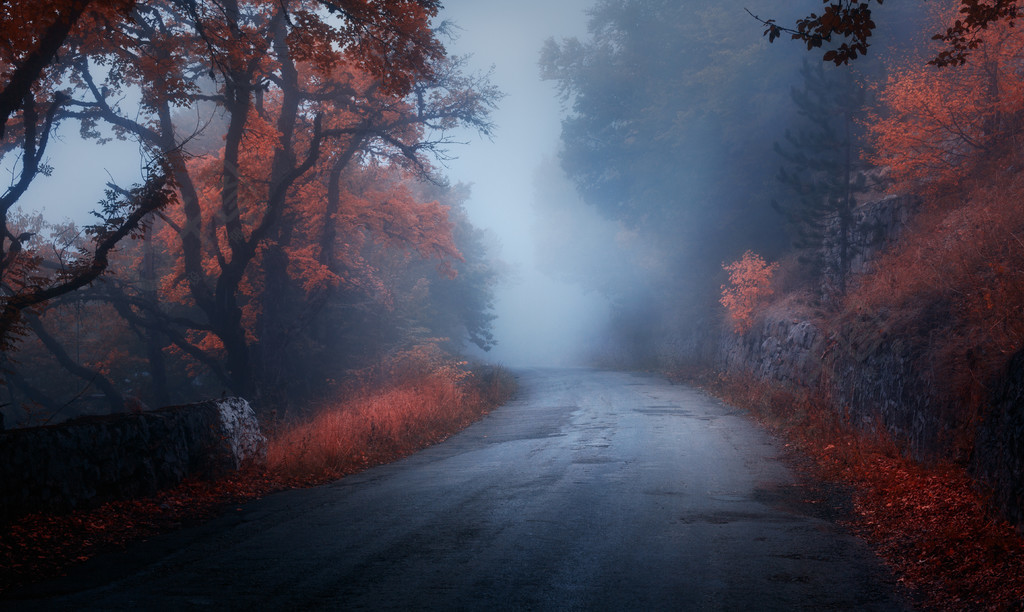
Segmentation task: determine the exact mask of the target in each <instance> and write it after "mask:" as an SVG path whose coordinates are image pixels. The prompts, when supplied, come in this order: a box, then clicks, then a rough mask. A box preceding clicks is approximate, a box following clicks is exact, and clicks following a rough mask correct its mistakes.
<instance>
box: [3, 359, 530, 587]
mask: <svg viewBox="0 0 1024 612" xmlns="http://www.w3.org/2000/svg"><path fill="white" fill-rule="evenodd" d="M364 376H365V378H364V379H363V381H362V382H361V383H359V384H353V385H352V386H350V387H349V388H347V389H345V390H343V391H342V392H339V394H338V396H337V397H336V398H335V399H333V400H325V401H323V402H321V403H320V404H318V405H317V406H316V407H315V409H312V410H310V411H308V414H309V416H308V417H302V418H297V419H292V420H289V421H282V422H280V423H277V424H276V425H274V426H272V427H271V428H270V430H269V431H268V432H267V433H268V434H269V435H268V438H269V440H268V447H269V448H268V462H267V464H266V465H264V466H249V467H247V468H245V469H243V470H241V471H239V472H237V473H235V474H232V475H230V476H228V477H226V478H223V479H220V480H216V481H203V480H197V479H189V480H186V481H185V482H183V483H182V484H181V485H179V486H177V487H175V488H173V489H170V490H166V491H162V492H160V493H158V494H157V495H155V496H153V497H150V498H146V499H137V500H130V501H118V502H111V503H107V504H104V505H103V506H101V507H99V508H96V509H92V510H83V511H76V512H72V513H69V514H64V515H41V514H36V515H30V516H26V517H24V518H22V519H20V520H18V521H17V522H16V523H14V524H13V525H10V526H8V527H6V528H5V529H4V530H3V531H2V532H0V593H2V592H4V591H6V590H9V589H11V588H13V587H16V586H18V585H24V584H30V583H33V582H38V581H40V580H45V579H49V578H54V577H57V576H60V575H62V574H63V573H64V572H65V571H66V570H67V569H68V568H69V567H71V566H72V565H75V564H77V563H80V562H83V561H86V560H88V559H89V558H91V557H93V556H95V555H97V554H102V553H105V552H113V551H118V550H123V549H124V548H125V546H126V545H128V544H130V543H132V542H136V541H139V540H144V539H147V538H150V537H152V536H155V535H158V534H161V533H165V532H168V531H172V530H174V529H178V528H181V527H184V526H188V525H194V524H197V523H199V522H201V521H204V520H208V519H211V518H214V517H216V516H218V515H221V514H223V513H225V512H232V511H233V510H234V508H235V507H236V506H237V505H238V504H241V503H244V502H246V501H250V500H253V499H258V498H260V497H263V496H265V495H267V494H270V493H273V492H275V491H281V490H284V489H291V488H301V487H308V486H313V485H317V484H322V483H326V482H329V481H332V480H336V479H338V478H341V477H343V476H345V475H348V474H354V473H356V472H359V471H362V470H365V469H367V468H370V467H373V466H375V465H381V464H384V463H389V462H392V461H395V460H398V459H400V458H402V457H405V456H408V455H410V454H412V453H414V452H416V451H418V450H421V449H423V448H425V447H427V446H429V445H431V444H435V443H438V442H441V441H443V440H445V439H446V438H448V437H449V436H451V435H453V434H455V433H457V432H458V431H460V430H462V429H464V428H465V427H467V426H468V425H470V424H471V423H473V422H474V421H476V420H478V419H479V418H480V417H482V416H483V415H485V414H487V413H488V412H489V411H491V410H493V409H494V408H496V407H498V406H500V405H502V404H504V403H505V402H507V401H508V400H509V399H510V398H511V397H512V396H513V395H514V394H515V391H516V383H515V379H514V377H513V376H512V375H511V373H509V372H508V371H507V370H504V369H502V368H499V367H495V366H485V365H475V366H473V365H471V364H468V363H466V362H464V361H459V360H456V359H455V358H453V357H450V356H448V355H446V354H444V353H443V352H442V351H440V349H438V348H437V346H436V345H433V344H432V345H427V346H423V347H418V348H417V349H414V350H410V351H408V352H404V353H402V354H400V355H396V356H395V358H394V359H391V360H389V361H388V362H387V364H386V365H384V366H381V367H379V368H376V371H373V372H365V373H364Z"/></svg>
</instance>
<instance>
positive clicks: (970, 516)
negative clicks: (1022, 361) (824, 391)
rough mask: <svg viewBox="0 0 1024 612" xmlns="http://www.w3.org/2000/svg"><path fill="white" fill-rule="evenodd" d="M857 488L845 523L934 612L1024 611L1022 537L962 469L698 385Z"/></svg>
mask: <svg viewBox="0 0 1024 612" xmlns="http://www.w3.org/2000/svg"><path fill="white" fill-rule="evenodd" d="M697 382H698V384H701V386H703V387H704V388H706V389H707V390H708V391H709V392H711V393H714V394H715V395H717V396H719V397H721V398H722V399H723V400H725V401H727V402H729V403H731V404H733V405H736V406H741V407H744V408H747V409H749V410H751V412H752V413H753V415H754V416H755V418H757V419H758V420H759V421H760V422H762V423H763V424H764V425H765V426H767V427H768V428H770V429H772V430H773V431H775V432H777V433H779V434H780V435H782V436H783V437H784V438H785V439H786V441H787V442H786V446H787V447H789V448H792V449H794V450H799V451H800V452H802V453H803V454H805V455H807V456H809V457H810V458H811V459H813V460H814V462H815V470H814V471H815V474H814V475H815V476H817V477H819V478H822V479H826V480H831V481H834V482H840V483H843V484H846V485H850V486H852V488H853V490H854V495H853V503H854V509H855V513H856V518H855V519H854V520H853V521H852V522H851V524H850V525H849V526H850V527H851V529H852V530H853V531H854V532H855V533H857V534H859V535H861V536H862V537H864V538H865V539H866V540H867V541H868V542H869V543H870V544H871V545H872V547H873V548H874V550H875V552H876V553H877V554H878V556H879V557H881V558H882V559H883V560H885V562H886V563H887V564H888V565H889V566H890V567H891V568H892V569H893V570H894V571H895V573H896V575H897V577H898V580H899V581H900V583H902V584H904V585H905V586H906V587H907V588H908V589H910V591H911V592H912V593H913V594H914V596H915V598H916V603H918V604H919V605H920V606H921V607H922V608H925V609H928V610H1021V609H1024V538H1022V537H1021V535H1020V534H1019V533H1017V532H1016V531H1015V530H1014V528H1013V527H1012V526H1011V525H1010V524H1009V523H1007V522H1006V521H1005V520H1002V519H1001V518H999V517H997V516H996V515H995V512H994V510H993V509H992V508H991V507H990V505H989V504H988V503H987V498H986V497H985V495H984V494H983V493H981V492H979V490H978V487H977V485H976V484H975V482H974V481H973V480H972V479H971V477H970V476H969V474H968V473H967V471H966V469H964V468H963V467H962V466H958V465H952V464H948V463H946V464H938V465H930V466H923V465H921V464H918V463H916V462H914V461H912V460H910V459H908V458H906V457H904V456H902V455H901V454H900V452H899V450H898V448H897V447H896V445H895V444H894V443H893V442H892V441H891V440H889V439H888V438H887V437H885V436H884V435H882V434H881V433H878V432H872V433H867V432H863V431H857V430H854V429H852V428H850V427H849V426H847V425H846V424H845V423H843V422H842V421H841V420H840V419H838V418H837V417H836V416H835V415H834V414H831V413H829V412H827V411H826V410H824V409H823V408H822V407H821V406H820V405H819V404H816V403H814V402H812V401H810V400H808V399H807V398H804V397H799V396H797V395H795V394H793V393H792V392H789V391H783V390H780V389H779V388H778V387H776V386H773V385H771V384H769V383H766V382H763V381H759V380H753V379H750V378H743V379H742V380H741V379H740V378H739V377H735V376H732V377H729V376H726V377H716V378H710V377H706V378H703V379H700V380H699V381H697Z"/></svg>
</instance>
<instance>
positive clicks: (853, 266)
mask: <svg viewBox="0 0 1024 612" xmlns="http://www.w3.org/2000/svg"><path fill="white" fill-rule="evenodd" d="M919 206H920V201H919V200H918V199H917V198H914V197H910V196H895V195H892V196H887V197H884V198H882V199H880V200H877V201H874V202H867V203H865V204H864V205H862V206H858V207H857V208H855V209H853V215H852V216H853V219H852V227H851V228H850V236H849V245H848V246H849V260H850V261H849V262H848V265H847V266H846V273H847V274H848V275H854V276H855V275H857V274H864V273H865V272H870V271H871V260H872V259H873V258H874V257H875V256H876V255H878V252H879V251H880V250H882V249H884V248H885V247H886V246H888V245H889V244H891V243H892V242H893V241H895V240H896V239H898V238H899V236H900V234H902V233H903V231H904V229H905V228H906V226H907V223H908V222H909V221H910V219H911V218H912V217H913V216H914V213H915V212H916V211H917V209H918V207H919ZM838 235H839V219H838V217H833V218H832V219H831V220H830V221H829V222H828V223H827V226H826V230H825V238H824V241H823V242H824V244H823V246H822V254H823V256H824V259H825V262H826V266H825V275H824V279H823V284H824V289H825V290H829V289H831V288H834V287H836V286H838V284H839V283H838V279H837V274H838V271H839V269H840V267H839V242H838V240H836V238H835V237H836V236H838Z"/></svg>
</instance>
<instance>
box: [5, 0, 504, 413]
mask: <svg viewBox="0 0 1024 612" xmlns="http://www.w3.org/2000/svg"><path fill="white" fill-rule="evenodd" d="M68 4H69V6H71V7H73V9H74V10H75V11H77V13H71V15H72V16H75V19H74V20H73V21H72V22H71V23H64V19H63V18H62V17H61V18H57V19H55V17H57V14H56V13H54V12H53V11H54V9H53V8H52V7H50V6H49V4H39V5H34V4H32V5H29V4H22V5H19V6H18V7H11V8H10V9H9V10H10V11H11V12H12V13H14V12H21V13H22V14H8V15H5V18H4V22H5V23H6V24H8V29H9V30H11V31H12V32H17V33H18V34H19V35H20V36H21V38H17V37H15V38H12V39H11V44H10V45H8V47H7V48H6V49H5V51H4V53H5V57H4V58H3V61H4V65H5V66H7V67H8V69H7V78H8V83H9V85H8V86H7V88H6V89H5V90H4V91H5V95H6V96H7V97H6V98H5V99H8V100H10V102H9V103H8V106H7V111H6V113H7V120H6V123H5V130H4V131H5V135H4V136H5V139H6V143H7V144H6V146H5V153H7V154H9V155H8V157H9V158H16V161H15V162H14V165H13V168H12V172H13V173H15V179H16V180H15V181H14V182H13V184H12V186H11V187H10V188H9V189H8V191H7V193H6V194H5V196H4V199H3V207H2V209H3V212H4V220H5V229H4V232H5V234H4V235H5V238H4V249H3V259H2V261H3V267H2V268H0V275H2V278H3V286H4V292H5V296H4V312H3V318H2V321H3V323H2V327H0V338H3V346H4V349H5V350H4V353H3V357H2V359H3V366H2V367H3V371H4V382H5V386H4V394H5V396H6V397H5V402H4V403H5V406H6V407H7V408H6V410H5V412H6V414H7V417H8V418H7V421H8V423H9V425H10V426H18V425H22V424H34V425H39V424H44V423H48V422H51V421H52V420H53V419H54V418H58V419H61V418H68V417H72V416H77V415H79V414H85V413H89V412H95V411H102V410H108V411H114V412H123V411H125V410H132V409H134V410H141V409H143V408H144V407H147V406H150V407H159V406H164V405H170V404H175V403H185V402H189V401H196V400H197V399H203V398H206V397H215V396H217V395H219V394H221V392H222V391H227V392H228V393H231V394H233V395H240V396H243V397H247V398H251V399H252V401H253V402H254V404H255V405H257V406H259V408H260V410H261V411H264V412H266V413H269V412H270V411H277V412H278V413H279V414H281V415H284V414H286V413H287V412H288V411H290V410H295V409H297V407H299V406H303V405H304V404H307V403H308V402H309V401H310V400H312V399H318V398H323V397H326V396H328V395H330V394H332V393H337V392H338V389H340V388H341V387H342V386H344V385H346V384H349V383H350V382H351V380H353V379H355V378H358V377H359V376H363V377H366V378H372V377H373V376H376V375H378V374H379V373H375V372H373V371H372V370H375V369H380V367H381V366H380V364H381V363H386V362H389V360H392V361H395V362H396V363H397V362H398V361H401V355H403V354H408V353H409V352H410V351H421V352H424V351H426V352H430V351H431V350H433V349H430V347H435V348H436V349H437V350H436V351H434V352H436V353H437V354H438V355H441V354H442V353H445V354H447V353H452V354H454V352H455V351H456V350H457V349H458V347H460V346H462V345H463V343H470V342H472V343H474V344H476V345H477V346H479V347H481V348H483V349H487V348H488V347H489V346H490V344H491V343H492V342H493V339H492V338H491V336H490V332H489V321H490V319H491V318H492V317H493V315H492V314H491V313H490V312H489V303H490V291H491V287H492V285H493V283H494V282H495V276H496V275H495V271H494V270H493V269H492V267H491V265H490V263H489V262H488V259H487V254H486V252H485V245H484V244H483V243H482V241H481V237H480V233H479V231H478V230H476V229H475V228H473V227H472V226H471V225H470V224H469V222H468V220H467V219H466V217H465V215H464V213H463V212H462V203H463V201H464V200H465V199H466V197H468V192H467V191H466V189H465V188H464V187H461V186H458V185H451V184H449V183H448V182H447V181H446V180H445V179H444V177H443V176H442V175H441V174H439V173H438V172H437V170H436V168H435V167H434V164H435V162H436V160H437V159H439V158H441V157H443V156H444V155H446V151H447V149H448V145H449V144H450V142H451V133H452V131H453V130H454V129H456V128H459V127H470V128H472V129H474V130H478V131H479V132H481V133H484V134H487V133H489V132H490V130H491V129H492V125H491V123H490V121H489V118H488V114H489V111H490V109H491V108H492V107H493V105H494V104H495V103H496V101H497V100H498V98H499V97H500V94H499V92H498V91H497V89H496V88H495V87H493V86H492V85H491V84H489V83H488V82H487V80H486V77H485V76H481V75H470V74H466V73H465V72H464V71H463V70H462V68H461V65H460V60H459V59H458V58H454V57H449V56H447V55H446V54H445V53H444V49H443V46H442V43H441V40H440V37H441V36H443V34H442V33H440V32H438V31H437V30H435V29H433V25H432V23H431V18H432V17H433V15H434V14H435V13H436V10H437V7H436V6H435V5H434V4H433V3H417V2H390V3H376V2H375V3H365V4H364V3H351V4H352V5H351V6H350V5H349V4H348V3H345V4H342V5H337V4H334V3H330V2H325V3H323V4H317V3H294V6H292V5H291V4H282V3H273V2H266V3H261V2H253V3H245V2H242V3H234V2H229V3H195V2H157V3H135V2H101V3H88V2H86V3H76V2H71V3H68ZM79 5H81V6H79ZM332 14H338V15H340V18H339V19H336V20H335V21H330V20H329V17H330V16H331V15H332ZM26 24H28V25H31V26H33V27H34V28H36V30H35V31H32V30H31V29H29V28H26V27H25V26H26ZM58 30H59V31H58ZM49 35H53V36H54V37H61V38H60V39H57V38H55V39H54V42H53V43H51V42H50V38H47V36H49ZM16 87H21V91H19V92H15V91H14V89H15V88H16ZM61 123H74V124H76V125H77V126H78V127H79V130H80V132H81V134H82V136H83V137H84V138H89V139H93V140H95V141H97V142H102V141H104V140H106V139H110V138H120V139H128V140H131V141H133V142H137V143H138V146H139V150H140V151H141V152H142V160H141V162H140V163H142V164H143V166H144V170H145V172H144V175H143V177H142V182H141V183H139V184H137V185H116V184H108V189H107V192H106V197H105V198H104V199H103V200H102V201H101V202H99V203H98V204H94V203H92V202H89V201H83V202H81V206H82V207H84V208H86V209H91V208H95V213H94V214H95V216H96V222H95V224H94V225H90V226H86V227H76V226H75V225H74V224H72V223H60V222H54V221H51V220H49V219H46V218H44V217H42V216H41V215H40V214H38V213H35V214H33V213H32V212H24V211H22V210H21V209H20V208H18V203H19V199H20V198H21V196H22V195H23V194H24V193H25V192H26V190H27V189H28V188H29V187H30V186H31V184H32V183H33V182H35V181H45V180H46V179H47V175H48V174H49V171H48V168H47V166H46V160H47V157H46V156H47V148H48V147H53V146H60V143H53V142H52V141H51V139H50V135H51V133H52V132H54V131H55V130H56V129H57V127H58V126H59V125H60V124H61ZM68 197H74V196H73V194H70V193H69V194H68Z"/></svg>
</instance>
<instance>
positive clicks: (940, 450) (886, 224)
mask: <svg viewBox="0 0 1024 612" xmlns="http://www.w3.org/2000/svg"><path fill="white" fill-rule="evenodd" d="M916 207H917V203H916V202H915V201H913V200H908V199H902V198H887V199H885V200H882V201H880V202H876V203H872V204H868V205H865V206H864V207H861V208H859V209H858V211H857V214H856V219H857V225H856V227H854V228H853V231H852V232H851V238H852V239H851V242H852V243H853V244H854V246H855V257H853V258H851V262H850V263H851V266H850V272H851V273H852V274H853V275H856V274H860V273H864V272H866V271H868V270H870V267H871V257H872V256H873V255H876V254H877V253H879V252H880V251H881V250H882V249H884V248H885V247H886V245H887V244H889V243H890V242H891V241H892V240H894V239H895V238H896V237H898V236H899V235H900V233H901V232H902V230H903V228H904V227H905V226H906V223H907V221H908V219H909V217H910V216H911V215H912V213H913V209H915V208H916ZM833 243H834V241H833ZM830 249H831V250H830ZM825 254H826V257H831V258H833V259H832V260H831V261H830V262H829V263H831V264H832V265H835V264H837V263H838V262H837V261H836V260H837V259H838V251H837V250H836V249H834V248H833V247H831V246H827V247H826V253H825ZM828 282H829V281H828V280H827V279H826V282H825V284H826V285H828ZM950 316H951V315H950V305H949V304H948V303H946V302H944V301H943V298H942V297H941V296H938V297H936V301H935V302H934V303H932V304H928V305H927V307H926V308H922V309H921V310H920V312H919V313H918V314H917V315H916V318H915V319H913V320H908V319H907V318H905V317H904V318H902V319H901V318H899V313H886V312H875V313H864V314H860V315H858V316H856V317H850V318H848V319H846V320H843V321H839V322H835V323H834V325H833V327H834V328H835V329H833V330H831V331H829V333H828V334H826V333H824V332H823V331H822V330H820V329H818V328H817V327H815V325H814V324H813V323H812V322H811V321H801V320H799V318H798V317H794V315H793V314H792V313H787V312H781V313H780V312H775V313H768V314H767V315H765V317H764V319H763V321H762V322H761V323H760V324H759V325H757V326H755V328H754V329H752V330H751V331H749V332H748V333H746V334H744V335H735V334H732V333H728V332H726V333H723V334H722V336H721V339H720V341H719V342H718V350H717V357H716V362H717V365H718V366H719V367H720V368H723V369H725V370H727V371H732V372H738V373H751V374H753V375H755V376H757V377H759V378H761V379H762V380H770V381H774V382H778V383H780V384H785V385H790V386H795V387H802V388H806V389H809V390H811V391H812V392H815V393H817V394H819V395H820V396H821V397H827V398H828V401H829V403H830V404H831V406H832V408H833V409H835V410H839V411H842V412H843V413H844V414H845V415H848V416H849V418H850V419H851V420H852V422H854V423H856V424H859V425H860V426H861V427H863V428H865V429H866V430H869V431H870V430H871V429H873V428H875V427H881V428H883V429H884V430H886V431H888V432H889V433H890V434H892V435H893V437H894V438H895V439H896V440H898V442H899V443H900V444H901V445H902V446H903V448H904V449H906V451H908V452H909V453H910V454H912V455H914V456H915V457H917V458H919V459H925V460H928V459H935V458H942V459H955V460H962V459H964V458H965V456H964V451H965V450H967V449H973V456H972V458H971V467H972V469H973V472H974V475H975V477H976V478H977V479H978V480H979V481H980V482H982V483H984V485H985V486H986V487H987V488H989V489H991V491H992V493H993V498H994V500H995V502H996V504H997V507H998V508H999V509H1000V510H1001V511H1002V513H1003V514H1004V516H1006V517H1007V518H1008V519H1009V520H1011V521H1013V522H1014V523H1015V524H1016V525H1017V526H1018V528H1024V351H1021V352H1020V353H1018V354H1017V355H1016V356H1015V357H1014V358H1013V359H1012V360H1011V361H1010V362H1009V364H1008V368H1007V371H1006V374H1005V375H1004V377H1003V378H1002V379H1001V380H1000V381H998V383H997V384H996V385H994V390H993V392H992V397H991V398H990V402H989V408H988V411H987V413H986V414H984V415H982V417H981V421H980V423H975V422H974V421H973V420H971V419H972V418H973V417H972V416H971V415H969V414H964V413H965V411H964V410H963V408H962V407H961V406H957V405H953V404H952V402H951V400H950V399H949V398H948V397H943V396H942V395H941V393H940V391H938V390H939V389H940V388H942V385H941V384H940V383H941V382H942V380H941V379H940V377H941V376H942V374H941V367H939V368H937V367H936V366H935V365H934V364H927V363H926V364H922V360H921V359H919V358H918V357H919V356H920V355H924V354H930V353H931V352H932V351H931V348H932V347H933V346H934V345H933V343H942V342H944V341H945V339H944V338H943V337H941V336H942V334H936V333H935V329H936V322H940V321H948V320H949V317H950Z"/></svg>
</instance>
